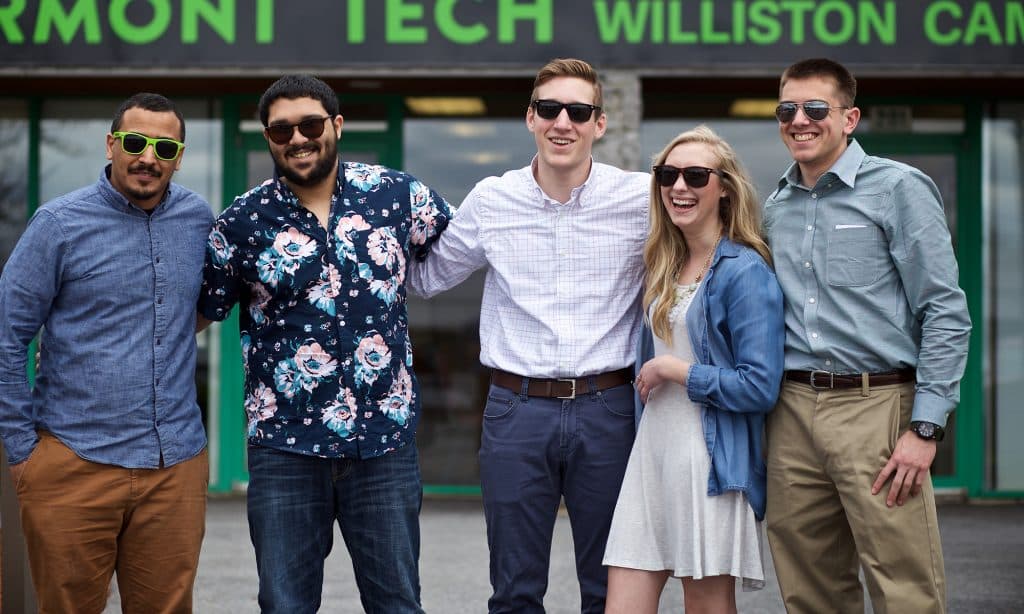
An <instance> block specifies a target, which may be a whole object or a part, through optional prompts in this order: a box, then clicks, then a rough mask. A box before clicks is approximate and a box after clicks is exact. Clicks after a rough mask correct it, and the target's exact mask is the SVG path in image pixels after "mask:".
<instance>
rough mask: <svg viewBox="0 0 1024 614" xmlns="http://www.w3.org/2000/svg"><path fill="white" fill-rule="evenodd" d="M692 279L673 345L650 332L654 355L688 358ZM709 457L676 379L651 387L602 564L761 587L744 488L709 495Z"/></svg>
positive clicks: (755, 534)
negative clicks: (726, 579) (724, 578)
mask: <svg viewBox="0 0 1024 614" xmlns="http://www.w3.org/2000/svg"><path fill="white" fill-rule="evenodd" d="M697 289H698V286H697V284H691V285H684V286H680V287H679V288H678V289H677V292H676V305H675V306H674V307H673V309H672V311H671V313H670V315H669V321H670V323H671V325H672V347H668V346H667V345H666V344H665V343H664V341H663V340H661V339H659V338H658V337H657V336H655V337H654V351H655V355H656V356H660V355H663V354H672V355H674V356H677V357H679V358H681V359H682V360H684V361H687V362H693V361H694V357H693V351H692V349H691V347H690V339H689V336H688V335H687V332H686V321H685V316H686V310H687V309H688V308H689V305H690V303H691V302H692V300H693V296H694V295H695V294H696V292H697ZM710 468H711V459H710V457H709V455H708V448H707V445H706V444H705V443H704V429H703V428H702V426H701V408H700V406H699V405H697V404H695V403H694V402H693V401H691V400H690V398H689V397H688V396H687V394H686V389H685V388H684V387H683V386H680V385H679V384H676V383H665V384H662V385H660V386H658V387H657V388H655V389H654V390H652V391H651V394H650V396H649V398H648V399H647V404H646V406H645V408H644V413H643V416H642V417H641V420H640V426H639V429H638V431H637V436H636V441H635V443H634V444H633V451H632V453H631V454H630V457H629V465H628V467H627V468H626V475H625V478H624V479H623V482H622V489H621V491H620V493H619V500H618V503H617V504H616V506H615V517H614V518H613V520H612V526H611V532H610V534H609V536H608V546H607V548H606V549H605V554H604V564H605V565H613V566H616V567H627V568H631V569H643V570H648V571H663V570H669V571H670V572H671V575H672V576H674V577H679V578H681V577H692V578H695V579H699V578H704V577H707V576H719V575H731V576H734V577H736V578H740V579H742V580H743V582H742V584H743V588H744V589H745V590H756V589H759V588H763V587H764V564H763V545H762V533H761V523H760V522H757V521H756V520H755V519H754V511H753V509H751V507H750V504H749V503H747V498H746V496H745V495H744V494H743V493H740V492H736V491H726V492H724V493H722V494H721V495H716V496H713V497H709V496H708V494H707V491H708V472H709V471H710Z"/></svg>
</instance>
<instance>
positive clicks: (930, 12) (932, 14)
mask: <svg viewBox="0 0 1024 614" xmlns="http://www.w3.org/2000/svg"><path fill="white" fill-rule="evenodd" d="M940 13H949V15H950V16H951V17H952V18H953V19H954V20H959V19H961V18H962V17H963V16H964V13H963V11H962V10H961V9H960V5H959V4H957V3H956V2H952V1H951V0H943V1H942V2H935V3H933V4H931V5H929V6H928V8H927V9H925V12H924V33H925V36H927V37H928V38H929V40H931V41H932V42H933V43H935V44H936V45H953V44H955V43H956V42H958V41H959V40H960V33H961V30H960V28H957V27H955V26H954V27H952V28H950V29H949V31H948V32H940V31H939V14H940Z"/></svg>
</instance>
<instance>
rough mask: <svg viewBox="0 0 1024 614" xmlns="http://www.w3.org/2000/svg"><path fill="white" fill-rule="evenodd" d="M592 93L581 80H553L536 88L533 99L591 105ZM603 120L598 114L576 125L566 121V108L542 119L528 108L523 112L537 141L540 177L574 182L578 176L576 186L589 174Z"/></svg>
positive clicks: (570, 78)
mask: <svg viewBox="0 0 1024 614" xmlns="http://www.w3.org/2000/svg"><path fill="white" fill-rule="evenodd" d="M595 94H596V92H595V89H594V85H593V84H592V83H588V82H587V81H585V80H583V79H580V78H577V77H555V78H554V79H551V80H550V81H547V82H546V83H544V84H542V85H540V86H539V87H538V88H537V90H536V95H535V96H534V99H535V100H555V101H558V102H561V103H565V104H567V103H572V102H582V103H584V104H594V97H595ZM594 115H597V113H595V114H594ZM606 121H607V118H606V117H605V116H604V114H603V113H601V114H600V115H598V116H597V117H596V118H595V117H594V116H593V115H592V116H591V117H590V118H589V119H588V120H587V121H585V122H581V123H578V124H577V123H574V122H572V121H571V120H570V119H569V115H568V111H567V110H566V109H562V110H561V111H560V112H559V114H558V116H557V117H556V118H555V119H544V118H542V117H541V116H539V115H537V112H536V111H535V110H534V108H533V106H530V108H529V109H527V111H526V127H527V128H528V129H529V130H530V132H532V133H533V138H534V140H535V141H536V142H537V164H538V172H539V173H540V174H541V175H548V174H551V173H557V174H560V175H565V176H569V177H573V178H574V179H575V178H580V177H581V178H580V179H579V180H578V183H577V185H578V184H579V183H582V182H583V180H585V179H586V177H587V174H588V173H589V172H590V156H591V153H592V152H593V148H594V141H596V140H597V139H599V138H601V137H602V136H603V135H604V130H605V123H606Z"/></svg>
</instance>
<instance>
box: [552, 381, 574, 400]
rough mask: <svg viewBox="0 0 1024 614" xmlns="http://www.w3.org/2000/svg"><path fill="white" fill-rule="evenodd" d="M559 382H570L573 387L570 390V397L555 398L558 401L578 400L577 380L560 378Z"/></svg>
mask: <svg viewBox="0 0 1024 614" xmlns="http://www.w3.org/2000/svg"><path fill="white" fill-rule="evenodd" d="M558 381H560V382H568V383H569V384H570V385H571V388H570V390H571V392H570V393H569V396H567V397H555V398H556V399H562V400H563V401H573V400H575V399H576V378H572V379H565V378H561V377H560V378H558Z"/></svg>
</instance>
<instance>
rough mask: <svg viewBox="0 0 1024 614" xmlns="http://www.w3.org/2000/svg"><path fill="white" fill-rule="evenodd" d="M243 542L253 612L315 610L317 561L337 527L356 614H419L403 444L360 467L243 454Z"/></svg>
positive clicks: (411, 495) (408, 466)
mask: <svg viewBox="0 0 1024 614" xmlns="http://www.w3.org/2000/svg"><path fill="white" fill-rule="evenodd" d="M248 452H249V490H248V513H249V535H250V536H251V537H252V544H253V546H254V547H255V549H256V568H257V571H258V572H259V577H260V591H259V604H260V611H261V612H264V613H273V614H278V613H280V614H306V613H313V612H316V611H317V610H318V609H319V608H320V597H321V594H322V592H323V580H324V560H325V559H326V558H327V555H328V554H330V552H331V545H332V540H333V534H334V533H333V529H334V522H335V521H337V523H338V526H339V527H341V535H342V538H343V539H344V540H345V546H346V547H347V548H348V552H349V555H350V556H351V557H352V566H353V568H354V571H355V577H356V585H357V586H358V587H359V597H360V600H361V601H362V604H363V609H364V610H365V611H366V612H370V613H381V614H384V613H386V614H394V613H404V612H415V613H417V614H418V613H421V612H423V609H422V608H421V607H420V581H419V556H420V525H419V513H420V506H421V503H422V500H423V488H422V486H421V483H420V470H419V457H418V454H417V451H416V445H415V444H413V443H410V444H408V445H406V446H404V447H402V448H399V449H397V450H395V451H393V452H390V453H388V454H385V455H384V456H380V457H377V458H371V459H367V460H351V459H325V458H317V457H312V456H303V455H299V454H291V453H288V452H281V451H278V450H273V449H270V448H264V447H258V446H249V449H248Z"/></svg>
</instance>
